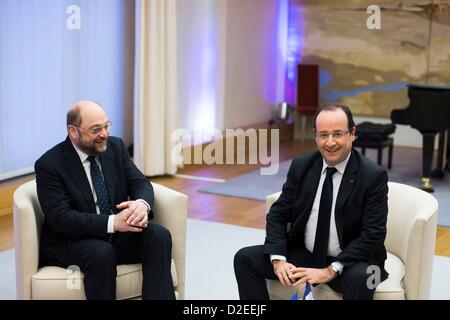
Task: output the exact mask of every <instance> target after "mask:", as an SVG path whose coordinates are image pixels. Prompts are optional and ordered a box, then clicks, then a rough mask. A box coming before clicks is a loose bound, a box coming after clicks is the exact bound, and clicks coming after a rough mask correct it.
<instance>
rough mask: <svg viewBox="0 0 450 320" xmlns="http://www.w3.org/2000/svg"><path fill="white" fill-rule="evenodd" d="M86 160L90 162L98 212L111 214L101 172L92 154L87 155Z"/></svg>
mask: <svg viewBox="0 0 450 320" xmlns="http://www.w3.org/2000/svg"><path fill="white" fill-rule="evenodd" d="M88 160H89V162H90V163H91V179H92V184H93V185H94V190H95V194H96V195H97V205H98V208H99V209H100V213H101V214H111V205H110V204H109V197H108V192H107V191H106V185H105V180H104V179H103V174H102V172H101V171H100V167H99V166H98V164H97V162H96V161H95V158H94V157H93V156H89V157H88Z"/></svg>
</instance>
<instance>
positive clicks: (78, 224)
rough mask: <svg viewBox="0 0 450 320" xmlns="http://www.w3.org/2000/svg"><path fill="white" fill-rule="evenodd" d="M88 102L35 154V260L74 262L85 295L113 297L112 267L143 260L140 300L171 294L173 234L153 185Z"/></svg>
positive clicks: (76, 108)
mask: <svg viewBox="0 0 450 320" xmlns="http://www.w3.org/2000/svg"><path fill="white" fill-rule="evenodd" d="M110 128H111V122H110V121H109V120H108V118H107V115H106V113H105V112H104V111H103V109H102V108H101V107H100V106H99V105H98V104H96V103H94V102H92V101H80V102H78V103H77V104H76V105H75V106H74V107H73V108H72V109H71V110H70V111H69V112H68V114H67V131H68V137H67V138H66V140H65V141H64V142H61V143H60V144H58V145H56V146H55V147H53V148H52V149H50V150H49V151H47V152H46V153H45V154H44V155H43V156H42V157H41V158H39V160H37V161H36V164H35V171H36V183H37V193H38V197H39V202H40V204H41V208H42V210H43V212H44V215H45V221H44V225H43V229H42V234H41V243H40V265H57V266H61V267H64V268H66V267H68V266H72V265H74V266H77V267H79V268H80V270H81V271H82V272H83V273H84V288H85V293H86V297H87V299H115V298H116V266H117V265H118V264H124V263H138V262H142V263H143V270H142V271H143V278H144V280H143V284H142V297H143V299H175V293H174V289H173V283H172V277H171V273H170V263H171V251H172V240H171V235H170V233H169V231H168V230H167V229H165V228H164V227H162V226H160V225H157V224H153V223H149V218H150V219H151V218H152V217H153V214H154V213H153V210H152V207H153V202H154V196H153V188H152V186H151V184H150V183H149V181H148V180H147V178H146V177H145V176H144V175H143V174H142V173H141V172H140V171H139V170H138V169H137V168H136V166H135V165H134V164H133V162H132V161H131V159H130V157H129V155H128V152H127V149H126V147H125V145H124V144H123V142H122V140H120V139H119V138H115V137H110V136H109V129H110Z"/></svg>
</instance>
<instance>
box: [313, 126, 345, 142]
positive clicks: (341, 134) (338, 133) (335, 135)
mask: <svg viewBox="0 0 450 320" xmlns="http://www.w3.org/2000/svg"><path fill="white" fill-rule="evenodd" d="M352 130H353V128H351V129H350V130H348V131H345V132H342V131H336V132H332V133H328V132H319V133H316V138H317V139H319V140H321V141H327V140H328V138H329V137H330V136H332V137H333V140H339V139H342V138H343V137H344V136H345V135H346V134H347V133H349V132H351V131H352Z"/></svg>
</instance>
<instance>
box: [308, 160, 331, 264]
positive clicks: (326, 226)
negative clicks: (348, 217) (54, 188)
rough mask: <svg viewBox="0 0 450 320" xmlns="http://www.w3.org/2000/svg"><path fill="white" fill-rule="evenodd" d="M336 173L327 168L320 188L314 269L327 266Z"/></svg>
mask: <svg viewBox="0 0 450 320" xmlns="http://www.w3.org/2000/svg"><path fill="white" fill-rule="evenodd" d="M336 171H337V169H336V168H332V167H328V168H327V175H326V177H325V181H324V183H323V186H322V195H321V196H320V206H319V217H318V219H317V229H316V238H315V241H314V250H313V258H314V267H316V268H323V267H325V266H326V265H327V251H328V238H329V236H330V219H331V208H332V204H333V174H335V173H336Z"/></svg>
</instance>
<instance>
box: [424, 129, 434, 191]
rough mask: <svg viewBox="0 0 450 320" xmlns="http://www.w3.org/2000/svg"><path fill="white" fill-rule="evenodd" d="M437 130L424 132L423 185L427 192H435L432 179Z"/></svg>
mask: <svg viewBox="0 0 450 320" xmlns="http://www.w3.org/2000/svg"><path fill="white" fill-rule="evenodd" d="M435 135H436V133H435V132H422V137H423V150H422V187H421V189H422V190H424V191H427V192H433V191H434V189H433V186H432V184H431V180H430V173H431V164H432V162H433V152H434V137H435Z"/></svg>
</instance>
